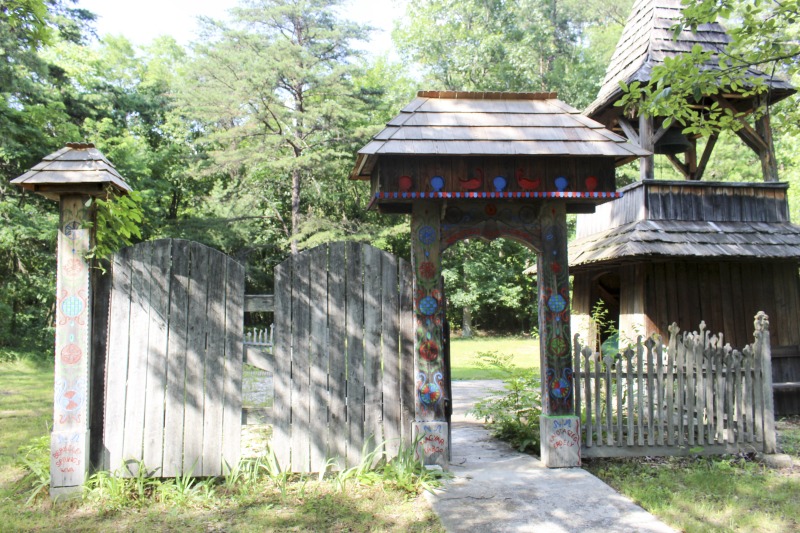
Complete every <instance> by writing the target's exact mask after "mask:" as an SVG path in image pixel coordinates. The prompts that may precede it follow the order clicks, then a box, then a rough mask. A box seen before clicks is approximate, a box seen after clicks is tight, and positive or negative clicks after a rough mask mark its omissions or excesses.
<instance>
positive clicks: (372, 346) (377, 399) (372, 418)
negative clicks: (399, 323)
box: [362, 245, 389, 451]
mask: <svg viewBox="0 0 800 533" xmlns="http://www.w3.org/2000/svg"><path fill="white" fill-rule="evenodd" d="M362 250H363V257H364V437H365V439H371V441H370V442H371V444H370V445H369V447H370V451H371V450H372V449H373V448H374V447H375V446H378V445H381V446H383V440H384V437H383V428H382V421H383V412H382V402H383V391H382V389H381V385H382V381H381V320H382V317H381V293H382V292H383V290H382V288H381V279H382V278H381V261H382V257H383V255H384V253H383V252H382V251H381V250H378V249H377V248H375V247H373V246H369V245H363V247H362ZM387 290H389V289H388V288H387Z"/></svg>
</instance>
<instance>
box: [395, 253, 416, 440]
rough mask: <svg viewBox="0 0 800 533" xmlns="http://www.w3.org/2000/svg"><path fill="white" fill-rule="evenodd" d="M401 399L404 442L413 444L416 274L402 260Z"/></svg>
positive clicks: (409, 264)
mask: <svg viewBox="0 0 800 533" xmlns="http://www.w3.org/2000/svg"><path fill="white" fill-rule="evenodd" d="M399 278H400V313H399V315H400V376H401V377H400V399H401V402H402V413H401V416H402V417H403V420H402V421H401V422H402V427H403V443H404V445H405V446H407V447H411V444H412V438H413V437H412V434H413V432H412V423H413V421H414V417H415V413H414V390H415V389H414V384H415V379H414V329H415V328H416V324H415V316H414V300H413V286H414V276H413V273H412V269H411V263H409V262H408V261H406V260H404V259H401V260H400V272H399Z"/></svg>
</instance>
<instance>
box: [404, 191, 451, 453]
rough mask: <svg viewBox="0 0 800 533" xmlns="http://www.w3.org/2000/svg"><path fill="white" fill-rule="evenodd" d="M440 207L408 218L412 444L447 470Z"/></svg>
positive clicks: (424, 207) (423, 207)
mask: <svg viewBox="0 0 800 533" xmlns="http://www.w3.org/2000/svg"><path fill="white" fill-rule="evenodd" d="M440 211H441V206H440V205H439V203H438V202H433V201H428V202H425V201H423V202H416V203H414V206H413V208H412V213H411V261H412V266H413V269H414V317H415V319H416V329H415V334H414V373H415V376H416V395H415V398H414V411H415V417H414V425H413V435H414V439H415V441H416V439H419V441H418V442H419V444H418V448H417V455H418V457H420V458H421V459H422V460H423V462H424V464H426V465H439V466H441V467H442V468H446V467H447V458H448V456H449V446H450V443H449V442H448V424H447V419H446V414H445V399H446V398H445V395H446V394H447V390H446V387H445V386H444V385H445V383H444V349H443V345H442V339H443V324H444V316H443V315H444V305H443V303H444V302H443V301H442V292H441V290H440V288H439V279H440V277H441V272H442V263H441V212H440Z"/></svg>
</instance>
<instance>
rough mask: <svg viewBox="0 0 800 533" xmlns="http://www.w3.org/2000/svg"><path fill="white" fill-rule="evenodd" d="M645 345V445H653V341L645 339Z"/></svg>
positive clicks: (654, 384)
mask: <svg viewBox="0 0 800 533" xmlns="http://www.w3.org/2000/svg"><path fill="white" fill-rule="evenodd" d="M644 345H645V353H646V354H647V355H646V358H647V391H646V392H647V445H648V446H653V445H654V444H655V420H654V418H655V405H654V404H655V398H654V396H655V392H656V390H655V388H656V383H655V380H654V377H655V376H654V370H655V369H654V366H655V364H654V361H653V341H652V339H647V342H645V343H644Z"/></svg>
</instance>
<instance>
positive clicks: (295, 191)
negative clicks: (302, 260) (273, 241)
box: [291, 169, 300, 255]
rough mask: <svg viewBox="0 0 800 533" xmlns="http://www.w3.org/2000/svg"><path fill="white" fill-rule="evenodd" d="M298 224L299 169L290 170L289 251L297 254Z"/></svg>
mask: <svg viewBox="0 0 800 533" xmlns="http://www.w3.org/2000/svg"><path fill="white" fill-rule="evenodd" d="M299 225H300V171H299V170H298V169H294V170H292V236H291V252H292V255H297V229H298V226H299Z"/></svg>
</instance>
